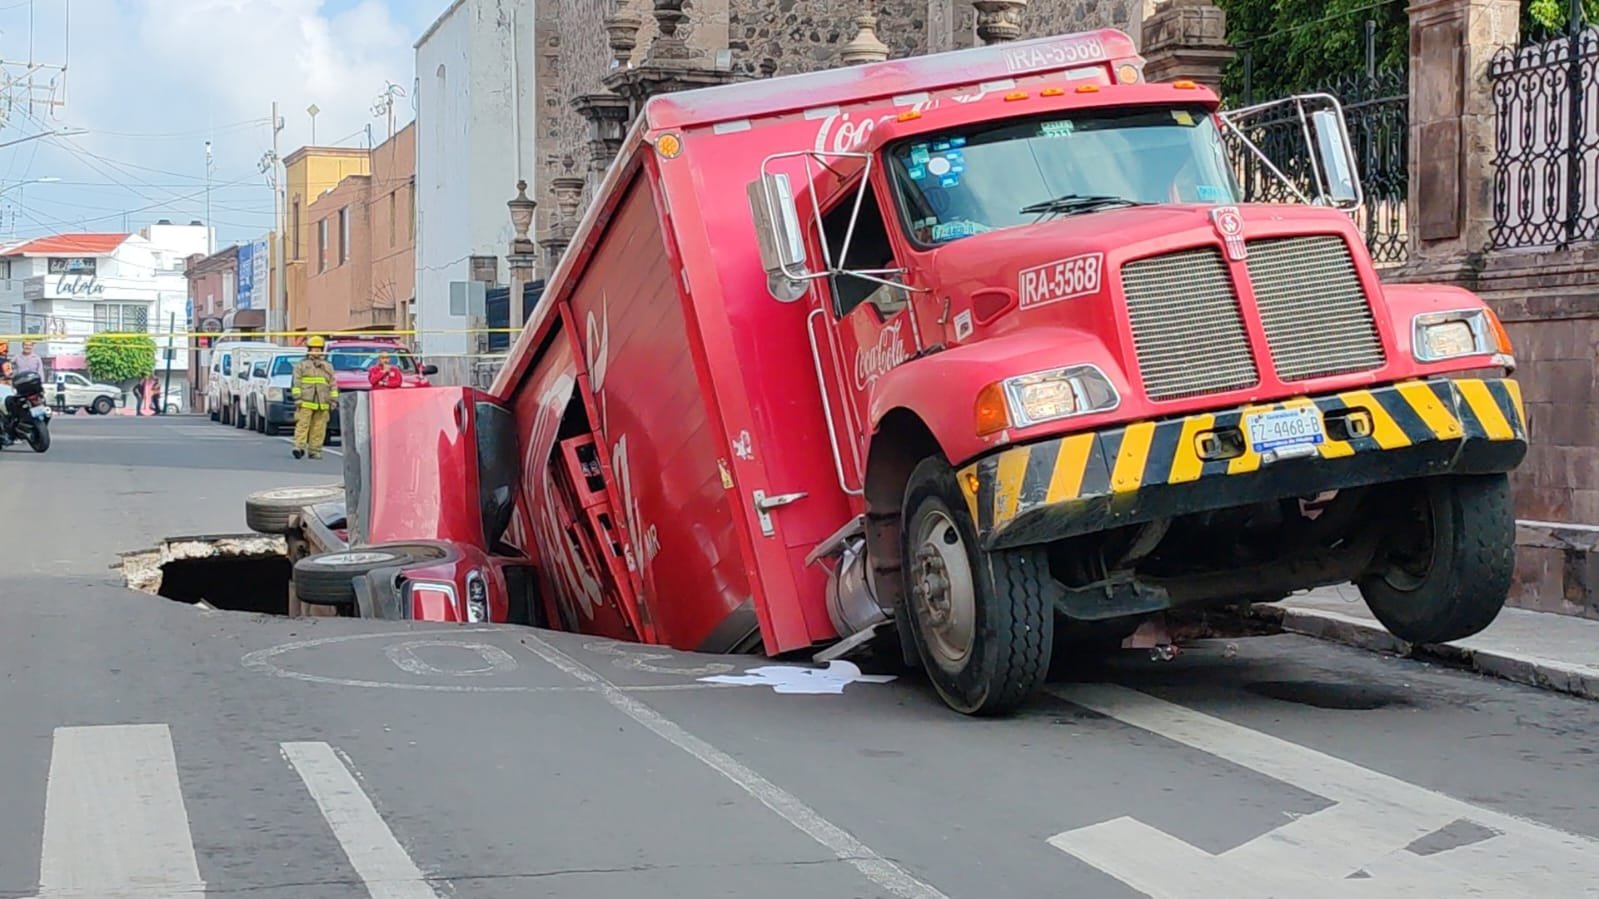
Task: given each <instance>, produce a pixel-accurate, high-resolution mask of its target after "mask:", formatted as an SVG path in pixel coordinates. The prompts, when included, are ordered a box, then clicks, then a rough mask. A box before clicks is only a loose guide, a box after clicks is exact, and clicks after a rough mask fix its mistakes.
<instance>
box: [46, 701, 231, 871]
mask: <svg viewBox="0 0 1599 899" xmlns="http://www.w3.org/2000/svg"><path fill="white" fill-rule="evenodd" d="M39 895H40V897H41V899H50V897H66V896H82V897H89V896H94V897H100V899H135V897H149V899H155V897H176V896H197V897H203V896H204V895H205V884H204V883H203V882H202V881H201V880H200V869H199V865H198V864H197V863H196V861H195V857H194V839H193V836H192V835H191V833H190V831H189V813H188V811H187V810H186V809H185V808H184V806H183V793H182V791H181V790H180V789H179V786H178V765H177V760H176V758H175V757H174V756H173V752H172V734H171V732H170V731H169V730H168V729H167V726H166V725H165V724H127V725H111V726H104V727H58V728H56V731H55V743H54V746H53V747H52V749H51V753H50V779H49V781H48V784H47V786H46V788H45V803H44V848H43V849H42V851H41V852H40V855H39Z"/></svg>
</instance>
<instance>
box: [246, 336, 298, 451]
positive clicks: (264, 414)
mask: <svg viewBox="0 0 1599 899" xmlns="http://www.w3.org/2000/svg"><path fill="white" fill-rule="evenodd" d="M303 358H305V350H304V349H303V348H287V349H281V350H279V351H278V352H277V353H275V354H274V355H273V356H272V358H271V359H268V360H266V361H265V362H263V363H260V366H261V373H260V374H259V375H257V374H256V372H254V371H252V372H251V373H250V381H249V383H248V384H247V385H246V387H245V393H246V403H247V406H246V408H247V409H248V410H249V411H248V414H249V416H250V422H249V425H250V428H251V429H252V430H255V431H257V432H259V433H262V434H267V435H269V436H271V435H276V434H277V433H278V432H279V431H281V430H283V429H285V428H292V427H293V426H294V403H293V402H292V401H291V399H290V397H289V387H290V382H291V381H292V380H293V375H294V364H295V363H296V362H299V361H300V360H301V359H303Z"/></svg>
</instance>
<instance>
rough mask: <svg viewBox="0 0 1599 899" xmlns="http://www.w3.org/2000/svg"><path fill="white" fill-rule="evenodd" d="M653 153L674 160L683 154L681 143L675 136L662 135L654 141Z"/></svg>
mask: <svg viewBox="0 0 1599 899" xmlns="http://www.w3.org/2000/svg"><path fill="white" fill-rule="evenodd" d="M655 152H657V153H659V154H661V155H662V156H664V157H666V158H667V159H676V158H677V154H679V153H681V152H683V141H682V140H680V139H679V138H678V136H677V135H675V134H663V135H661V136H660V138H659V139H658V140H656V141H655Z"/></svg>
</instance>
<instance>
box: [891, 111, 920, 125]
mask: <svg viewBox="0 0 1599 899" xmlns="http://www.w3.org/2000/svg"><path fill="white" fill-rule="evenodd" d="M921 117H922V112H921V110H919V109H907V110H905V111H904V112H902V113H900V114H899V115H897V116H895V117H894V118H895V119H896V120H898V121H901V122H909V121H913V120H915V119H919V118H921Z"/></svg>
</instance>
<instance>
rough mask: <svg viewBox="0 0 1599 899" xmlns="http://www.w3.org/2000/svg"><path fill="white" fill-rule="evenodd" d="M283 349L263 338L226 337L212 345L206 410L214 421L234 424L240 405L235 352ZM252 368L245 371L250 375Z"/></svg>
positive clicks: (207, 381) (206, 388)
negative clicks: (236, 391)
mask: <svg viewBox="0 0 1599 899" xmlns="http://www.w3.org/2000/svg"><path fill="white" fill-rule="evenodd" d="M252 349H272V350H276V349H281V347H279V346H278V345H277V344H275V343H266V342H264V341H260V340H223V341H219V342H217V343H215V344H213V345H212V347H211V350H210V352H211V365H210V369H209V371H208V372H207V377H206V383H205V411H206V413H207V414H208V415H210V416H211V420H212V421H220V422H222V423H223V424H229V425H230V424H233V410H234V409H235V408H236V407H237V405H238V404H237V397H236V396H235V395H234V374H235V373H236V372H237V366H236V365H235V361H236V360H235V354H236V353H238V352H239V351H240V350H252ZM248 373H249V372H248V370H246V371H245V374H248Z"/></svg>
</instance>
